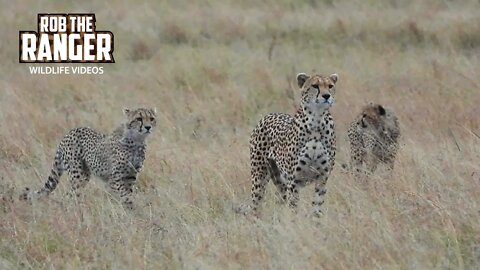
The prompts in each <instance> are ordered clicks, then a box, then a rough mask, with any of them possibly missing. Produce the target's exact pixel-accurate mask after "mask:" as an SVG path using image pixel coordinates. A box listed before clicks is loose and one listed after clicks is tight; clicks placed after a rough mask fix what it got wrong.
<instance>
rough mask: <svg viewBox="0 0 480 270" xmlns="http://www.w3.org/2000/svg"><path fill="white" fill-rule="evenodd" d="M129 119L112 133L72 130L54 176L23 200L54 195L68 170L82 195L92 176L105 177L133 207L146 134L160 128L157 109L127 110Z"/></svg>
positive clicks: (60, 149) (75, 189)
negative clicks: (157, 122)
mask: <svg viewBox="0 0 480 270" xmlns="http://www.w3.org/2000/svg"><path fill="white" fill-rule="evenodd" d="M124 114H125V117H126V122H125V123H124V124H122V125H121V126H120V127H118V128H117V129H116V130H115V131H113V132H112V133H111V134H109V135H105V134H101V133H99V132H97V131H95V130H93V129H91V128H88V127H80V128H75V129H72V130H71V131H70V132H69V133H68V134H67V135H66V136H65V137H64V138H63V139H62V140H61V142H60V144H59V146H58V148H57V151H56V154H55V159H54V163H53V168H52V170H51V173H50V176H49V177H48V180H47V182H46V183H45V185H44V187H43V188H41V189H40V190H38V191H34V192H31V191H30V189H29V188H26V191H25V193H24V194H22V195H21V199H25V200H31V199H33V198H38V197H43V196H46V195H48V194H50V193H51V192H52V191H53V190H55V188H56V187H57V185H58V182H59V179H60V177H61V176H62V174H63V172H64V171H66V172H67V173H68V176H69V178H70V182H71V188H72V189H71V193H72V194H75V195H77V196H78V191H79V189H80V188H82V187H84V186H85V185H86V184H87V182H88V181H89V179H90V176H91V175H95V176H97V177H99V178H101V179H102V180H104V181H105V182H106V183H107V184H108V185H109V187H110V188H111V189H112V190H113V191H114V192H115V193H116V194H117V195H118V196H119V197H120V199H121V201H122V203H123V205H124V206H125V207H126V208H132V207H133V206H132V199H131V195H132V187H133V185H134V183H135V181H136V179H137V175H138V172H139V171H140V170H141V169H142V167H143V162H144V160H145V150H146V144H145V139H146V137H147V136H148V135H149V134H151V133H152V131H153V130H154V128H155V127H156V119H155V118H156V110H155V109H147V108H139V109H136V110H130V109H124Z"/></svg>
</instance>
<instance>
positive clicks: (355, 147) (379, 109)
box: [348, 103, 400, 173]
mask: <svg viewBox="0 0 480 270" xmlns="http://www.w3.org/2000/svg"><path fill="white" fill-rule="evenodd" d="M399 137H400V127H399V125H398V119H397V117H396V116H395V114H394V112H393V111H392V110H390V109H388V108H385V107H383V106H382V105H379V104H373V103H370V104H369V105H366V106H365V107H363V109H362V111H361V113H360V114H359V116H357V118H356V119H355V120H354V121H353V122H352V123H351V124H350V128H349V129H348V139H349V141H350V157H351V161H350V162H351V167H352V169H354V170H355V171H356V173H359V172H361V171H364V172H366V173H373V172H375V170H376V169H377V166H378V164H379V163H383V164H385V165H387V168H388V169H389V170H390V171H391V170H393V167H394V162H395V156H396V154H397V150H398V139H399ZM364 165H365V166H366V168H363V166H364Z"/></svg>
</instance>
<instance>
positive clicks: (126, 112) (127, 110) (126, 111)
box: [123, 108, 131, 116]
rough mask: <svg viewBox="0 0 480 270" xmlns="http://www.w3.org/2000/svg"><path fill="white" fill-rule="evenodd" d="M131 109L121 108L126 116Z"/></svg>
mask: <svg viewBox="0 0 480 270" xmlns="http://www.w3.org/2000/svg"><path fill="white" fill-rule="evenodd" d="M130 112H131V110H130V109H129V108H123V114H125V115H126V116H128V115H129V114H130Z"/></svg>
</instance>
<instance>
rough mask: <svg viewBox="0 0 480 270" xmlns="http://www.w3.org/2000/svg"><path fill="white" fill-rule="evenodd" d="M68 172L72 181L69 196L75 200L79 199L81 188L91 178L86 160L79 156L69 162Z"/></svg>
mask: <svg viewBox="0 0 480 270" xmlns="http://www.w3.org/2000/svg"><path fill="white" fill-rule="evenodd" d="M67 173H68V176H69V178H70V183H71V189H70V191H69V192H68V193H67V196H69V197H71V198H73V199H74V200H78V199H79V198H80V194H81V193H80V190H81V189H82V188H84V187H85V185H86V184H87V183H88V181H89V180H90V171H89V170H88V168H87V166H86V165H85V163H84V161H83V160H82V159H80V158H77V159H75V160H72V161H69V162H68V166H67Z"/></svg>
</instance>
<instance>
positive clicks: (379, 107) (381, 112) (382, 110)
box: [378, 105, 386, 115]
mask: <svg viewBox="0 0 480 270" xmlns="http://www.w3.org/2000/svg"><path fill="white" fill-rule="evenodd" d="M378 113H380V115H385V113H386V111H385V108H383V106H382V105H378Z"/></svg>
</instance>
